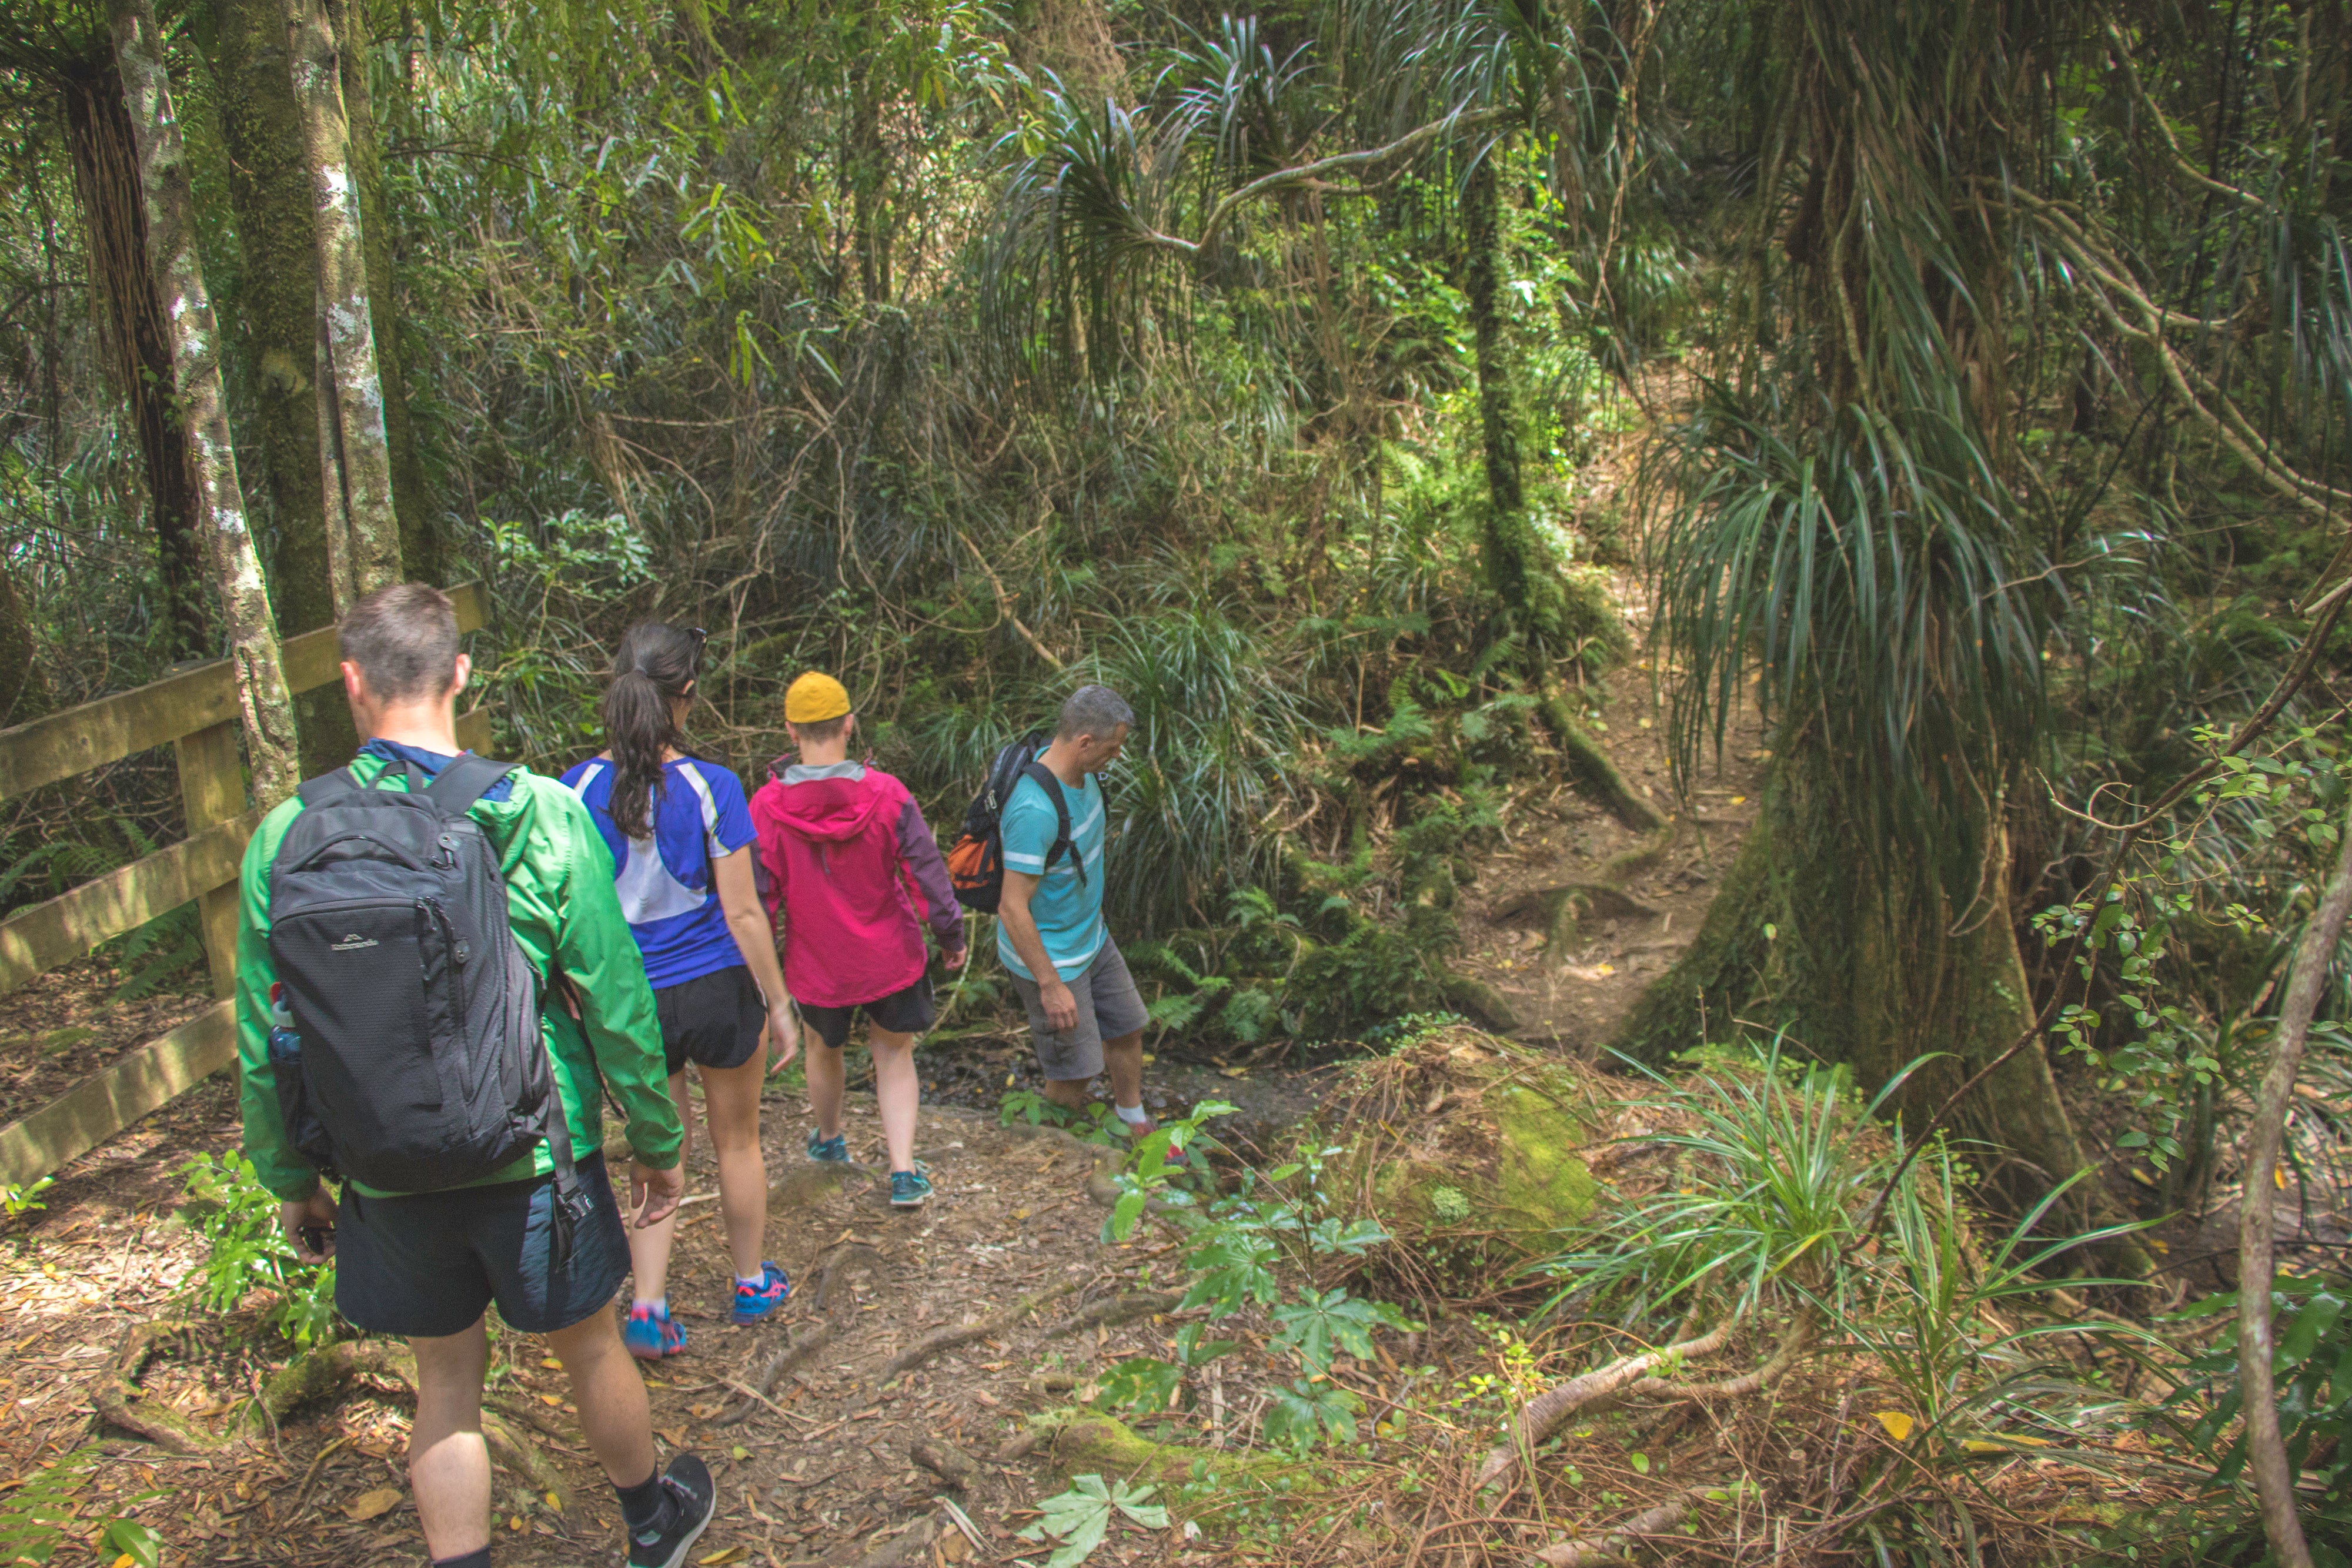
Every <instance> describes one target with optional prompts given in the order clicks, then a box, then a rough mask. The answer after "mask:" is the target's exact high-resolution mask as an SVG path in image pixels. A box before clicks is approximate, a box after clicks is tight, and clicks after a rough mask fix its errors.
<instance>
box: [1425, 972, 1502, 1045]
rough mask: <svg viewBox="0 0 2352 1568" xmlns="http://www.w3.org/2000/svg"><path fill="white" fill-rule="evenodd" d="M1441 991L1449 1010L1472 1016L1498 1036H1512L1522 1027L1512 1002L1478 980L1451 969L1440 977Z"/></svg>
mask: <svg viewBox="0 0 2352 1568" xmlns="http://www.w3.org/2000/svg"><path fill="white" fill-rule="evenodd" d="M1437 990H1438V995H1439V996H1440V997H1441V998H1444V1002H1445V1005H1446V1006H1447V1007H1449V1008H1452V1009H1454V1011H1455V1012H1458V1013H1466V1014H1468V1015H1469V1016H1470V1017H1472V1018H1474V1019H1477V1020H1478V1021H1479V1022H1480V1023H1482V1024H1485V1025H1486V1027H1487V1028H1488V1029H1491V1030H1494V1031H1495V1032H1496V1033H1497V1034H1508V1033H1510V1032H1511V1031H1512V1030H1515V1029H1517V1028H1518V1027H1519V1014H1518V1009H1516V1008H1514V1007H1512V1006H1511V1000H1510V998H1508V997H1506V996H1505V995H1503V993H1502V992H1500V991H1498V990H1496V988H1494V987H1492V986H1490V985H1488V984H1487V983H1486V981H1484V980H1481V979H1479V978H1477V977H1475V976H1473V975H1464V974H1459V973H1457V972H1455V971H1454V970H1452V969H1448V970H1446V971H1445V972H1444V974H1442V975H1440V976H1439V977H1438V985H1437Z"/></svg>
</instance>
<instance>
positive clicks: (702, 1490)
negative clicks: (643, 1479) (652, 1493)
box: [629, 1454, 719, 1568]
mask: <svg viewBox="0 0 2352 1568" xmlns="http://www.w3.org/2000/svg"><path fill="white" fill-rule="evenodd" d="M662 1490H663V1491H664V1492H666V1493H667V1494H668V1497H669V1500H670V1501H671V1503H672V1504H673V1505H674V1506H673V1507H672V1508H671V1510H670V1521H669V1528H668V1529H667V1530H646V1531H638V1532H636V1533H634V1534H632V1535H631V1536H630V1537H629V1568H678V1565H679V1564H680V1563H684V1562H685V1561H686V1554H687V1553H688V1552H691V1551H692V1550H693V1549H694V1543H695V1542H697V1541H698V1540H700V1539H701V1538H702V1532H703V1531H705V1530H706V1529H708V1528H709V1525H710V1516H711V1515H712V1514H714V1513H716V1512H717V1511H719V1489H718V1488H717V1487H716V1486H714V1485H713V1484H712V1483H711V1479H710V1467H709V1465H706V1464H704V1463H703V1462H702V1461H701V1460H700V1459H698V1458H695V1457H694V1456H693V1455H692V1454H680V1455H678V1456H677V1458H674V1459H672V1460H670V1462H669V1469H667V1470H665V1471H664V1472H663V1473H662Z"/></svg>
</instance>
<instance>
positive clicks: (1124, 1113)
mask: <svg viewBox="0 0 2352 1568" xmlns="http://www.w3.org/2000/svg"><path fill="white" fill-rule="evenodd" d="M1111 1109H1112V1110H1114V1111H1117V1112H1118V1119H1119V1120H1120V1121H1122V1122H1124V1123H1126V1124H1128V1125H1129V1126H1130V1127H1140V1126H1141V1125H1143V1124H1145V1123H1146V1122H1149V1121H1150V1120H1151V1117H1150V1114H1149V1113H1146V1112H1145V1110H1144V1109H1143V1107H1142V1105H1141V1104H1140V1103H1138V1104H1134V1105H1114V1106H1112V1107H1111Z"/></svg>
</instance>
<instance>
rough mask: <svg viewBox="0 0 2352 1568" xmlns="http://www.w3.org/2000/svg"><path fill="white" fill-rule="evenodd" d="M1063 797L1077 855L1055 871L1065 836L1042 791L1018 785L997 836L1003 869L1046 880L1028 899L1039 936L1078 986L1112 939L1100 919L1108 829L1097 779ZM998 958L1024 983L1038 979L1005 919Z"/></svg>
mask: <svg viewBox="0 0 2352 1568" xmlns="http://www.w3.org/2000/svg"><path fill="white" fill-rule="evenodd" d="M1062 796H1063V799H1065V800H1067V801H1068V802H1069V807H1070V842H1071V844H1072V846H1073V847H1074V848H1075V849H1076V855H1075V856H1073V855H1072V854H1071V853H1070V852H1069V851H1067V850H1065V851H1064V852H1062V853H1061V854H1060V855H1059V856H1057V857H1056V858H1055V861H1054V869H1053V870H1051V871H1047V870H1046V869H1045V852H1046V851H1047V850H1050V849H1052V848H1053V847H1054V841H1055V838H1057V837H1059V836H1060V823H1059V822H1058V821H1057V820H1056V819H1055V815H1054V802H1053V801H1052V800H1048V799H1047V798H1046V795H1045V786H1044V785H1042V784H1040V783H1038V782H1037V780H1035V779H1029V778H1024V779H1022V780H1021V782H1019V783H1018V784H1015V785H1014V786H1013V799H1012V800H1008V801H1006V802H1005V806H1004V816H1003V821H1001V822H1000V824H999V830H1000V831H1001V833H1002V834H1003V840H1004V866H1005V869H1006V870H1007V871H1017V872H1025V873H1028V874H1029V875H1031V876H1042V877H1044V879H1045V880H1044V881H1042V882H1040V883H1038V884H1037V891H1036V892H1035V893H1034V894H1031V895H1030V897H1029V914H1030V916H1031V918H1033V919H1034V920H1035V921H1036V922H1037V935H1038V936H1041V937H1043V938H1044V939H1045V956H1046V957H1048V958H1050V959H1052V960H1053V963H1054V967H1055V969H1056V970H1058V971H1059V972H1060V974H1061V977H1062V978H1063V979H1065V980H1075V979H1076V978H1077V977H1079V976H1080V975H1083V974H1085V973H1086V969H1087V965H1088V964H1091V963H1093V962H1094V961H1095V955H1096V954H1097V953H1099V952H1101V951H1102V945H1103V939H1104V938H1105V937H1106V936H1108V934H1109V933H1108V928H1107V927H1105V926H1104V925H1103V917H1102V901H1103V838H1104V833H1105V829H1106V828H1107V827H1108V822H1107V821H1106V819H1105V816H1104V813H1103V792H1102V786H1101V785H1100V784H1098V783H1097V782H1096V781H1095V778H1094V775H1092V774H1088V775H1087V779H1086V782H1085V784H1084V786H1083V787H1082V788H1080V789H1071V788H1069V787H1068V786H1067V785H1065V786H1063V789H1062ZM1080 865H1084V866H1085V867H1086V875H1085V876H1083V877H1081V876H1080V875H1079V874H1078V868H1079V866H1080ZM996 956H998V957H999V958H1002V959H1003V960H1004V967H1006V968H1008V969H1010V970H1012V971H1013V973H1014V974H1016V975H1019V976H1020V977H1023V978H1024V979H1029V980H1034V979H1035V978H1036V976H1034V975H1032V974H1031V973H1030V972H1029V967H1028V966H1027V965H1025V964H1024V963H1022V961H1021V955H1020V954H1018V953H1015V952H1014V951H1013V939H1012V938H1011V937H1009V936H1005V934H1004V923H1003V921H1001V920H1000V921H998V922H997V923H996Z"/></svg>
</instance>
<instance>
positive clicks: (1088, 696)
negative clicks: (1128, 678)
mask: <svg viewBox="0 0 2352 1568" xmlns="http://www.w3.org/2000/svg"><path fill="white" fill-rule="evenodd" d="M1134 722H1135V710H1134V709H1133V708H1131V707H1129V706H1127V699H1126V698H1125V697H1123V696H1121V695H1118V693H1117V692H1115V691H1113V690H1111V689H1110V688H1109V687H1108V686H1080V687H1079V688H1078V689H1077V690H1076V691H1074V692H1072V693H1071V694H1070V700H1069V701H1067V702H1066V703H1064V704H1063V705H1062V720H1061V723H1059V724H1058V725H1056V726H1055V727H1054V738H1055V739H1056V740H1072V739H1075V738H1076V737H1079V736H1081V735H1092V736H1098V737H1104V738H1106V739H1107V738H1108V737H1111V736H1114V735H1116V734H1118V731H1119V728H1120V727H1121V726H1123V725H1130V724H1133V723H1134Z"/></svg>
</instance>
